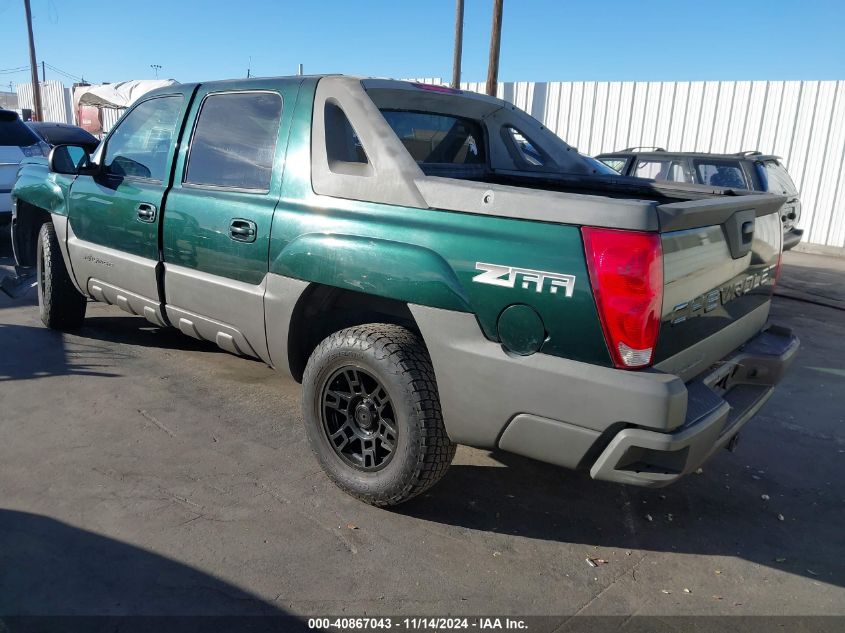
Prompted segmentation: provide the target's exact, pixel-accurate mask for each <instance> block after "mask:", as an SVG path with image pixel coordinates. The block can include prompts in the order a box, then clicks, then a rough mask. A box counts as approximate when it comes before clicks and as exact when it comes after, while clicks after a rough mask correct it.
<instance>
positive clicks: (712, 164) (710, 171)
mask: <svg viewBox="0 0 845 633" xmlns="http://www.w3.org/2000/svg"><path fill="white" fill-rule="evenodd" d="M695 169H696V171H698V178H699V180H700V182H701V184H703V185H713V186H714V187H729V188H731V189H748V183H746V182H745V174H743V173H742V168H741V167H740V166H739V163H738V162H733V161H721V160H696V161H695Z"/></svg>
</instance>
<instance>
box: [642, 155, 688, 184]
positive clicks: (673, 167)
mask: <svg viewBox="0 0 845 633" xmlns="http://www.w3.org/2000/svg"><path fill="white" fill-rule="evenodd" d="M634 175H635V176H636V177H637V178H651V179H652V180H665V181H669V182H695V181H694V179H693V177H692V174H690V173H688V171H687V168H686V165H685V164H684V161H682V160H677V159H671V158H667V159H660V160H657V159H640V160H638V161H637V166H636V171H635V172H634Z"/></svg>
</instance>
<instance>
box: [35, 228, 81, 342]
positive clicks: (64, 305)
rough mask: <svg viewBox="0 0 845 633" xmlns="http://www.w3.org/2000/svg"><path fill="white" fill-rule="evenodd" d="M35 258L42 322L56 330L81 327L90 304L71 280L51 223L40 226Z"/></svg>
mask: <svg viewBox="0 0 845 633" xmlns="http://www.w3.org/2000/svg"><path fill="white" fill-rule="evenodd" d="M36 255H37V259H36V261H37V273H38V309H39V311H40V313H41V322H42V323H44V325H46V326H47V327H48V328H50V329H53V330H73V329H76V328H79V327H81V326H82V321H83V320H84V319H85V307H86V305H87V300H86V299H85V297H84V296H83V295H81V294H79V291H78V290H77V289H76V288H75V287H74V285H73V282H72V281H71V279H70V275H69V274H68V271H67V267H66V266H65V261H64V258H62V252H61V249H60V248H59V238H58V237H57V236H56V229H55V227H53V223H52V222H45V223H44V224H42V225H41V230H40V231H39V232H38V248H37V252H36Z"/></svg>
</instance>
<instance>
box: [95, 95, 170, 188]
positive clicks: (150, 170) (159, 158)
mask: <svg viewBox="0 0 845 633" xmlns="http://www.w3.org/2000/svg"><path fill="white" fill-rule="evenodd" d="M181 110H182V96H181V95H173V96H168V97H155V98H153V99H150V100H149V101H144V102H143V103H140V104H138V105H137V106H136V107H135V108H134V109H133V110H132V111H131V112H129V114H127V115H126V118H125V119H123V121H121V123H120V125H119V126H118V127H117V129H115V131H114V132H113V133H112V134H111V136H110V137H109V139H108V145H107V146H106V155H105V160H104V165H105V169H106V172H107V173H109V174H112V175H114V176H123V177H134V178H149V179H151V180H165V178H166V176H167V174H166V173H165V168H166V166H167V158H168V155H169V154H170V151H171V148H172V147H173V139H174V137H175V135H176V130H177V126H178V124H179V118H180V116H179V115H180V114H181Z"/></svg>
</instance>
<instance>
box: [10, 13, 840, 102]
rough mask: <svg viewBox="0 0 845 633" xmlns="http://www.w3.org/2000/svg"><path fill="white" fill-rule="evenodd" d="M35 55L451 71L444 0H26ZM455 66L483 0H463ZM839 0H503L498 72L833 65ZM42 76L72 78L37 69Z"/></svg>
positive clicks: (15, 29) (134, 73) (15, 36)
mask: <svg viewBox="0 0 845 633" xmlns="http://www.w3.org/2000/svg"><path fill="white" fill-rule="evenodd" d="M31 2H32V11H33V19H34V22H33V23H34V29H35V37H36V49H37V58H38V61H39V62H40V61H41V60H42V59H43V60H45V61H46V62H47V63H48V64H50V65H52V66H54V67H56V68H59V69H61V70H63V71H65V72H67V73H69V74H71V75H74V76H79V77H81V76H84V77H85V78H86V79H87V80H88V81H91V82H102V81H122V80H126V79H144V78H152V76H153V70H152V69H151V68H150V64H160V65H161V66H162V67H163V68H162V70H161V71H160V76H162V77H168V78H173V79H177V80H179V81H183V82H187V81H195V80H206V79H219V78H226V77H240V76H244V75H245V73H246V69H247V65H248V64H249V58H250V56H251V57H252V73H253V75H256V76H267V75H285V74H294V73H295V72H296V68H297V64H298V63H302V64H304V68H305V72H306V73H323V72H341V73H348V74H360V75H375V76H384V77H442V78H443V79H445V80H448V79H449V77H450V76H451V64H452V36H453V24H454V0H394V1H392V2H391V1H388V0H346V1H341V0H324V1H319V0H311V1H308V0H305V1H302V0H300V1H298V2H291V1H287V0H249V1H241V2H234V1H232V0H227V1H225V2H224V1H221V0H207V1H205V2H200V1H198V0H142V1H137V0H135V1H133V0H111V1H109V2H100V1H98V0H85V1H82V2H80V1H79V0H72V1H71V0H31ZM465 3H466V12H465V31H464V32H465V39H464V56H463V79H464V80H465V81H483V80H484V78H485V77H486V72H487V48H488V44H489V33H490V20H491V7H492V0H465ZM843 25H845V2H843V1H842V0H803V1H796V0H754V1H752V0H669V1H666V0H627V1H617V0H604V1H593V2H585V1H583V0H582V1H578V0H505V13H504V21H503V30H502V55H501V64H500V74H499V79H500V81H515V80H533V81H542V80H548V81H567V80H635V79H636V80H702V79H725V80H729V79H843V78H845V37H844V36H843V34H842V27H843ZM26 65H28V50H27V44H26V29H25V21H24V11H23V2H22V0H0V86H2V87H5V89H8V84H9V82H10V81H11V82H24V81H27V80H28V75H27V74H26V73H25V72H8V69H15V68H18V67H21V66H26ZM47 78H48V79H51V78H53V79H63V80H64V81H65V82H66V83H68V84H69V83H71V82H72V81H73V80H72V79H70V78H68V77H66V76H62V75H60V74H58V73H57V72H56V71H53V70H51V69H49V68H48V69H47Z"/></svg>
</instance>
